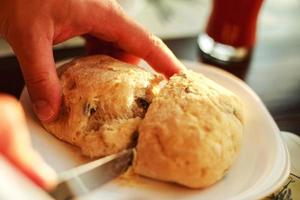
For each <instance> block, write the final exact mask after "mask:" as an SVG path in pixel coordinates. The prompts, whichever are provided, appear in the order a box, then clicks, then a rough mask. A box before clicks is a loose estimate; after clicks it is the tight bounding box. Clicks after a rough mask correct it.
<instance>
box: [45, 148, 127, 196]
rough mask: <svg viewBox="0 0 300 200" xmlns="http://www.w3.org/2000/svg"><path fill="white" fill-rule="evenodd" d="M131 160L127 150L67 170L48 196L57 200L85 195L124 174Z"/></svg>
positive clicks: (60, 176)
mask: <svg viewBox="0 0 300 200" xmlns="http://www.w3.org/2000/svg"><path fill="white" fill-rule="evenodd" d="M132 159H133V150H132V149H129V150H125V151H123V152H121V153H118V154H114V155H110V156H107V157H104V158H101V159H98V160H95V161H92V162H90V163H87V164H84V165H81V166H79V167H76V168H74V169H71V170H68V171H66V172H64V173H61V174H60V175H59V179H60V182H59V183H58V185H57V186H56V187H55V188H54V190H52V191H51V192H49V194H50V195H51V196H52V197H53V198H54V199H57V200H69V199H72V198H74V197H78V196H81V195H84V194H87V193H89V192H90V191H92V190H94V189H96V188H98V187H99V186H101V185H103V184H105V183H107V182H108V181H110V180H112V179H114V178H116V177H118V176H119V175H121V174H122V173H123V172H125V171H126V170H127V169H128V167H129V166H130V164H131V162H132Z"/></svg>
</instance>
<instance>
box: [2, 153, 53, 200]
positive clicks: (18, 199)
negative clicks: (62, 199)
mask: <svg viewBox="0 0 300 200" xmlns="http://www.w3.org/2000/svg"><path fill="white" fill-rule="evenodd" d="M0 199H1V200H2V199H3V200H10V199H14V200H33V199H39V200H53V198H51V197H50V196H49V195H48V194H47V193H46V192H45V191H43V190H42V189H41V188H39V187H38V186H36V185H35V184H34V183H33V182H32V181H30V179H28V178H27V177H26V176H24V175H23V174H22V173H21V172H20V171H18V170H17V169H16V168H15V167H14V166H13V165H12V164H11V163H10V162H9V161H7V160H6V159H5V157H3V156H2V155H0Z"/></svg>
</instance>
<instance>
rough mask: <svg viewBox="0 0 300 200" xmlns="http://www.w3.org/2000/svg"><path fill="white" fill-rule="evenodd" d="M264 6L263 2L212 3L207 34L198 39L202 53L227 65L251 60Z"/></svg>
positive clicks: (230, 0)
mask: <svg viewBox="0 0 300 200" xmlns="http://www.w3.org/2000/svg"><path fill="white" fill-rule="evenodd" d="M262 3H263V0H212V11H211V14H210V17H209V20H208V23H207V26H206V29H205V32H204V33H203V34H201V35H200V36H199V38H198V45H199V48H200V50H201V52H202V53H204V54H206V55H208V56H210V57H212V58H214V59H217V60H219V61H224V62H227V61H229V62H238V61H243V60H244V59H245V58H247V57H248V56H249V54H250V53H251V50H252V48H253V46H254V44H255V36H256V21H257V16H258V13H259V10H260V8H261V5H262Z"/></svg>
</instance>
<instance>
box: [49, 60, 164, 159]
mask: <svg viewBox="0 0 300 200" xmlns="http://www.w3.org/2000/svg"><path fill="white" fill-rule="evenodd" d="M58 74H59V78H60V83H61V86H62V94H63V96H62V105H61V111H60V114H59V116H58V118H57V120H56V121H54V122H52V123H44V124H43V126H44V127H45V128H46V130H48V131H49V132H50V133H52V134H53V135H55V136H56V137H58V138H59V139H61V140H64V141H66V142H68V143H71V144H73V145H76V146H78V147H79V148H80V149H81V150H82V153H83V154H84V155H87V156H89V157H102V156H106V155H110V154H113V153H117V152H119V151H122V150H124V149H126V148H129V147H131V146H132V145H133V143H134V142H136V141H135V140H136V138H137V135H136V134H137V129H138V126H139V123H140V122H141V119H142V118H143V117H144V115H145V112H146V110H147V108H148V105H149V104H150V103H151V101H152V99H153V97H154V96H155V94H156V93H157V91H156V90H157V89H158V87H157V84H158V82H159V80H160V79H161V77H159V76H157V75H154V74H152V73H149V72H147V71H145V70H143V69H141V68H139V67H137V66H134V65H130V64H127V63H123V62H121V61H119V60H116V59H113V58H111V57H108V56H90V57H84V58H79V59H75V60H73V61H71V62H70V63H67V64H65V65H63V66H62V67H60V68H59V69H58Z"/></svg>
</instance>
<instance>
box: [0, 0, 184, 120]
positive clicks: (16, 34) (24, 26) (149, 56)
mask: <svg viewBox="0 0 300 200" xmlns="http://www.w3.org/2000/svg"><path fill="white" fill-rule="evenodd" d="M0 4H1V6H0V34H1V36H2V37H4V38H5V39H6V40H7V41H8V42H9V44H10V45H11V46H12V48H13V50H14V52H15V53H16V56H17V58H18V60H19V62H20V65H21V69H22V72H23V76H24V79H25V82H26V85H27V87H28V91H29V95H30V98H31V101H32V102H33V109H34V111H35V112H36V114H37V116H38V117H39V119H40V120H41V121H44V122H49V121H52V120H54V119H55V117H56V116H57V114H58V111H59V108H60V103H61V88H60V85H59V80H58V77H57V74H56V69H55V62H54V59H53V52H52V45H53V44H57V43H60V42H63V41H65V40H67V39H69V38H72V37H74V36H77V35H82V34H89V35H92V36H94V37H96V38H98V39H101V40H105V41H109V42H113V43H115V44H116V45H117V46H118V47H120V48H121V49H122V50H124V51H126V52H128V53H130V54H132V55H134V56H137V57H140V58H143V59H144V60H146V61H147V62H148V63H149V64H150V65H151V66H152V67H153V68H154V69H155V70H156V71H158V72H161V73H163V74H165V75H166V76H167V77H169V76H171V75H172V74H174V73H176V72H178V71H179V70H180V69H181V68H184V67H183V65H182V64H181V63H180V62H179V61H178V60H177V59H176V58H175V56H174V55H173V53H172V52H171V51H170V50H169V49H168V48H167V47H166V45H165V44H163V42H162V41H161V40H160V39H158V38H157V37H155V36H153V35H152V34H150V33H149V32H147V31H146V30H145V29H144V28H142V27H141V26H140V25H138V24H137V23H135V22H134V21H133V20H132V19H131V18H130V17H128V16H127V15H126V14H125V13H124V11H123V10H122V9H121V8H120V6H119V5H118V4H117V3H116V1H114V0H47V1H42V0H0Z"/></svg>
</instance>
